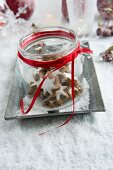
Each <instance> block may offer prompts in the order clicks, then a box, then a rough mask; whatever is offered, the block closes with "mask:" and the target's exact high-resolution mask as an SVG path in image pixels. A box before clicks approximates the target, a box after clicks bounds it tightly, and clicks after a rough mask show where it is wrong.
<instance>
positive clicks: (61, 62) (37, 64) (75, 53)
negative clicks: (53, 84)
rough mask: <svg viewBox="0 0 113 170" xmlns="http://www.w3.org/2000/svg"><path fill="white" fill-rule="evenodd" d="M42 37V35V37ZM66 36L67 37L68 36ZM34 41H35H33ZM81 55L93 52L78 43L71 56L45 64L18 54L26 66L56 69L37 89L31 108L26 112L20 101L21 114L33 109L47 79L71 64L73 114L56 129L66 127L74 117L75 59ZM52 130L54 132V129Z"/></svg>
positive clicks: (45, 62)
mask: <svg viewBox="0 0 113 170" xmlns="http://www.w3.org/2000/svg"><path fill="white" fill-rule="evenodd" d="M37 35H38V34H37ZM44 35H45V34H44ZM40 36H41V35H40ZM66 36H67V35H66ZM31 40H32V39H30V41H31ZM33 40H34V39H33ZM30 41H29V42H30ZM27 42H28V41H27ZM81 53H88V54H90V53H92V51H91V50H90V49H88V48H81V47H80V43H78V47H77V48H76V49H75V50H74V51H73V52H72V53H70V54H68V55H66V56H64V57H62V58H58V59H56V60H53V61H43V62H41V61H35V60H31V59H27V58H25V57H24V56H22V54H21V53H20V52H18V57H19V58H20V59H21V60H22V61H23V62H24V63H26V64H28V65H30V66H33V67H41V68H54V69H53V70H52V71H51V72H50V73H49V74H48V75H46V76H45V77H44V78H43V80H42V82H41V83H40V85H39V86H38V88H37V90H36V92H35V94H34V97H33V99H32V101H31V103H30V106H29V108H28V109H27V110H26V111H24V103H23V99H21V100H20V109H21V112H22V113H23V114H27V113H28V112H29V111H30V110H31V109H32V107H33V105H34V103H35V101H36V99H37V97H38V96H39V94H40V90H41V87H42V85H43V83H44V81H45V80H46V78H47V77H48V76H49V75H50V74H51V73H52V72H54V71H56V70H58V69H60V68H61V67H63V66H65V65H66V64H67V63H69V62H71V76H72V78H71V80H72V83H71V84H72V102H73V111H72V114H71V115H70V116H69V117H68V119H67V120H66V121H65V122H64V123H63V124H61V125H60V126H58V127H56V128H59V127H61V126H64V125H65V124H67V123H68V122H69V121H70V119H71V118H72V117H73V115H74V98H75V96H74V60H75V59H76V58H77V57H78V55H79V54H81ZM56 128H54V129H56ZM52 130H53V129H52ZM49 131H51V130H49ZM49 131H46V132H44V133H47V132H49ZM44 133H41V134H40V135H42V134H44Z"/></svg>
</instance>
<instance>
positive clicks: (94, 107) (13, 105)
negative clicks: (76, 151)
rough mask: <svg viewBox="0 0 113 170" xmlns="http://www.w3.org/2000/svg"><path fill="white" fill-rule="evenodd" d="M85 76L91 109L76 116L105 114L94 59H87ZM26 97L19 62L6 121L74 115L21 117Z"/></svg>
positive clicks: (49, 114) (56, 111) (58, 112)
mask: <svg viewBox="0 0 113 170" xmlns="http://www.w3.org/2000/svg"><path fill="white" fill-rule="evenodd" d="M83 76H84V77H85V78H86V80H87V82H88V84H89V95H90V102H89V109H88V110H80V111H76V114H86V113H91V112H104V111H105V107H104V103H103V99H102V95H101V91H100V87H99V84H98V80H97V75H96V72H95V67H94V64H93V60H92V58H88V57H85V61H84V67H83ZM24 95H25V88H24V85H23V79H22V76H21V74H20V70H19V67H18V62H17V63H16V67H15V74H14V76H13V78H12V86H11V91H10V95H9V99H8V103H7V107H6V111H5V116H4V118H5V119H6V120H10V119H15V118H17V119H25V118H35V117H42V116H57V115H59V116H60V115H69V114H71V113H72V112H66V111H65V112H61V111H60V110H54V111H49V112H44V113H43V114H40V112H37V113H36V114H33V115H32V114H27V115H21V114H19V108H20V107H19V101H20V98H22V97H24Z"/></svg>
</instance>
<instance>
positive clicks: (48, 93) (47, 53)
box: [18, 27, 84, 110]
mask: <svg viewBox="0 0 113 170" xmlns="http://www.w3.org/2000/svg"><path fill="white" fill-rule="evenodd" d="M78 44H79V41H78V38H77V36H76V34H75V33H74V32H73V31H71V30H69V29H67V28H63V27H48V28H41V29H39V30H37V32H36V33H32V34H29V35H27V36H25V37H24V38H22V39H21V40H20V42H19V54H20V55H21V57H19V59H18V61H19V66H20V71H21V74H22V76H23V79H24V80H25V82H26V84H27V92H26V96H27V97H29V98H31V99H32V98H33V97H34V95H35V93H36V91H37V89H38V87H39V86H40V83H41V82H42V81H43V80H44V79H45V80H44V82H43V84H42V86H41V88H40V93H39V96H38V97H37V100H36V103H37V105H38V107H40V108H41V109H44V110H45V108H46V109H49V110H51V109H52V110H54V109H56V108H60V107H61V108H62V107H64V105H67V103H68V102H69V101H70V100H72V92H71V91H72V90H71V85H72V79H71V76H72V75H71V73H72V72H71V62H68V63H67V64H64V65H63V66H62V67H60V68H59V64H60V61H61V60H60V59H62V62H63V61H64V62H65V59H66V58H67V56H69V55H70V54H71V53H72V52H73V51H74V50H75V49H76V48H77V47H78ZM22 57H24V59H23V58H22ZM27 59H29V61H30V60H32V61H30V62H29V63H30V64H28V63H26V62H27ZM57 60H58V61H59V63H58V61H57ZM51 61H54V63H55V64H56V62H57V64H56V66H57V67H58V68H57V69H56V68H54V67H53V66H51V65H50V63H48V64H49V66H48V64H47V62H51ZM74 61H75V70H74V72H75V77H74V93H75V96H79V95H80V94H81V91H82V88H81V82H82V80H81V78H82V72H83V63H84V59H83V57H82V55H80V54H79V56H78V57H77V58H76V59H75V60H74ZM36 62H38V64H40V63H41V64H42V65H41V66H38V67H37V66H36V65H35V64H34V63H36ZM54 69H56V70H54Z"/></svg>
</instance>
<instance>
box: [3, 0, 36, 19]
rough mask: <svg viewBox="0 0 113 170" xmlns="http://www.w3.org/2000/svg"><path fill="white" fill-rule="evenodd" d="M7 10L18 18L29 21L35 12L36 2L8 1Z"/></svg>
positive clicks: (24, 0) (31, 0)
mask: <svg viewBox="0 0 113 170" xmlns="http://www.w3.org/2000/svg"><path fill="white" fill-rule="evenodd" d="M5 7H6V9H7V8H9V9H10V10H11V11H13V12H14V14H15V15H16V18H24V19H26V20H27V19H29V18H30V17H31V15H32V13H33V11H34V0H6V6H5Z"/></svg>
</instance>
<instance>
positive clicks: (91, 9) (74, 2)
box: [66, 0, 96, 36]
mask: <svg viewBox="0 0 113 170" xmlns="http://www.w3.org/2000/svg"><path fill="white" fill-rule="evenodd" d="M66 2H67V10H68V17H69V21H70V26H71V28H72V29H73V30H75V31H76V32H77V33H78V35H80V36H81V35H89V34H91V33H92V30H93V22H94V16H95V9H96V0H79V1H78V0H66ZM89 16H90V19H89Z"/></svg>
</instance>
